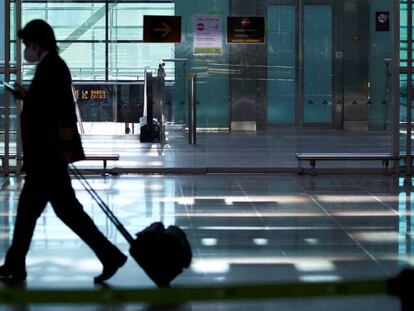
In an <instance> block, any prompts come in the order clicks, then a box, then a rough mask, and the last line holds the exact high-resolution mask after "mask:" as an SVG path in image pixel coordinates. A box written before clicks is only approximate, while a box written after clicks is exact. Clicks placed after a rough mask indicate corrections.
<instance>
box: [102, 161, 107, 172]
mask: <svg viewBox="0 0 414 311" xmlns="http://www.w3.org/2000/svg"><path fill="white" fill-rule="evenodd" d="M106 166H107V160H103V173H102V176H106V175H107V174H106Z"/></svg>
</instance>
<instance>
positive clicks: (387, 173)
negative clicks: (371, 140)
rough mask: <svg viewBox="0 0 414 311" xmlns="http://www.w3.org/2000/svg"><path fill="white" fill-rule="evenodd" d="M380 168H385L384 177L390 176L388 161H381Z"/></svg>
mask: <svg viewBox="0 0 414 311" xmlns="http://www.w3.org/2000/svg"><path fill="white" fill-rule="evenodd" d="M382 166H383V167H384V168H385V176H390V175H391V174H389V170H388V168H389V166H390V161H388V160H383V161H382Z"/></svg>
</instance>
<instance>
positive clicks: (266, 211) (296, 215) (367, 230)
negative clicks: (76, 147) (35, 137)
mask: <svg viewBox="0 0 414 311" xmlns="http://www.w3.org/2000/svg"><path fill="white" fill-rule="evenodd" d="M88 180H89V181H90V183H91V184H92V186H93V187H94V188H95V189H96V190H97V191H98V192H99V193H100V195H101V196H102V198H103V199H104V200H105V201H106V202H108V204H109V206H110V207H111V209H112V210H113V211H114V213H115V214H116V215H118V216H119V218H120V220H121V222H122V223H123V224H124V225H125V226H126V228H127V229H128V230H129V231H130V232H131V233H135V232H138V231H140V230H142V229H143V228H144V227H146V226H147V225H149V224H150V223H151V222H154V221H159V220H161V221H163V222H165V224H166V225H170V224H176V225H179V226H181V227H182V228H183V229H184V230H185V231H186V233H187V235H188V237H189V239H190V242H191V244H192V247H193V252H194V258H193V262H192V265H191V267H190V269H188V270H187V271H185V273H183V274H182V275H181V276H180V277H178V278H177V279H176V281H175V282H174V284H173V285H174V286H193V285H194V286H203V285H215V284H237V283H249V284H254V283H261V282H265V283H269V282H320V281H332V282H335V281H342V280H356V279H357V280H362V279H376V278H388V277H391V276H393V275H395V274H396V273H397V272H399V271H400V270H401V269H402V268H403V267H405V266H407V265H411V264H413V263H414V256H413V255H412V254H413V250H414V244H413V243H412V233H411V232H412V231H411V230H412V225H413V221H414V220H413V219H412V218H411V216H412V212H411V204H412V203H411V202H412V199H411V189H410V188H409V187H404V186H403V180H402V179H400V178H397V177H384V176H381V175H363V176H356V175H353V176H328V175H320V176H316V177H311V176H298V175H288V174H286V175H284V174H278V175H270V174H269V175H219V174H217V175H188V176H173V175H167V176H162V175H157V176H149V175H147V176H142V175H124V176H119V177H107V178H104V177H96V176H90V177H88ZM21 186H22V180H21V179H19V178H16V177H9V178H6V179H4V180H3V181H2V191H1V196H0V204H1V205H0V208H1V210H0V220H1V223H0V226H1V227H0V228H1V232H0V237H1V240H0V249H1V251H0V258H2V257H3V256H4V253H5V251H6V249H7V247H8V245H9V241H10V239H11V234H12V230H13V223H14V215H15V211H16V205H17V200H18V196H19V192H20V189H21ZM73 186H74V188H75V189H76V193H77V196H78V198H79V200H80V201H81V202H82V204H83V205H84V208H85V210H86V211H87V213H89V214H90V215H91V216H92V218H93V219H94V221H95V222H96V224H97V225H98V226H99V228H100V229H101V230H102V232H104V233H105V234H106V236H107V237H108V238H109V239H111V241H113V242H114V243H116V244H117V245H118V246H119V247H120V249H121V250H123V251H124V252H125V253H128V245H127V243H126V241H125V240H124V239H123V237H122V236H121V235H120V234H119V233H118V232H117V231H116V229H115V228H114V226H113V225H112V224H110V223H109V222H108V220H107V219H106V218H105V217H104V215H103V213H102V212H101V211H100V209H99V207H98V206H97V205H96V204H95V203H94V202H93V201H92V199H91V198H90V197H89V195H88V193H87V192H86V191H85V190H83V188H82V186H81V184H80V183H79V182H78V181H76V180H73ZM27 262H28V273H29V277H28V281H27V287H28V288H81V289H83V288H84V289H88V288H93V286H94V285H93V283H92V278H93V276H94V275H96V274H98V273H100V270H101V266H100V264H99V262H98V260H97V259H96V258H95V257H94V255H93V254H92V252H91V251H90V250H89V249H88V248H87V246H85V244H83V242H81V241H80V240H79V239H78V238H77V236H75V235H74V234H73V233H72V232H71V231H70V230H69V229H68V228H66V227H65V226H64V225H63V224H62V223H61V222H60V220H58V219H57V218H56V216H55V215H54V212H53V210H52V209H51V208H50V207H47V209H46V210H45V212H44V214H43V215H42V216H41V218H40V219H39V220H38V223H37V228H36V231H35V234H34V238H33V243H32V247H31V250H30V253H29V256H28V261H27ZM108 284H109V286H113V287H122V288H124V287H127V288H132V287H150V288H151V287H153V286H154V285H153V284H152V283H151V281H150V280H149V279H148V278H147V277H146V275H145V274H144V273H143V271H142V270H140V268H139V267H138V266H137V265H136V263H135V262H134V261H133V260H132V259H129V260H128V262H127V264H126V265H125V266H124V267H123V268H122V269H121V270H120V271H119V272H118V273H117V274H116V275H115V276H114V277H113V278H112V279H111V280H110V281H109V283H108ZM19 308H20V309H19ZM158 309H160V308H158V307H153V306H145V305H131V306H113V307H112V306H81V307H75V306H26V307H13V308H12V307H7V308H6V307H3V308H1V307H0V310H158ZM162 310H286V311H290V310H312V311H313V310H315V311H316V310H381V311H382V310H384V311H385V310H387V311H388V310H399V302H398V301H397V300H396V299H394V298H389V297H385V296H381V297H350V298H317V299H306V300H277V301H276V300H275V301H261V302H254V301H252V302H243V303H241V302H240V303H238V302H232V303H221V302H220V303H219V302H217V303H194V304H188V305H184V306H179V307H176V308H168V309H165V308H164V309H162Z"/></svg>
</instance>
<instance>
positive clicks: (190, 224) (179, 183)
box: [176, 178, 206, 274]
mask: <svg viewBox="0 0 414 311" xmlns="http://www.w3.org/2000/svg"><path fill="white" fill-rule="evenodd" d="M177 184H178V187H179V189H180V193H181V197H184V193H183V188H182V186H181V182H180V178H178V180H177V181H176V185H177ZM184 206H185V210H186V213H187V219H188V222H189V231H190V232H194V225H193V221H192V218H191V217H189V213H188V206H187V204H185V205H184ZM196 252H197V255H196V256H194V257H198V258H202V254H201V251H200V248H199V247H197V248H196ZM193 254H194V249H193ZM204 274H206V273H205V272H204Z"/></svg>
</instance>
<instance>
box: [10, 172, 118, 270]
mask: <svg viewBox="0 0 414 311" xmlns="http://www.w3.org/2000/svg"><path fill="white" fill-rule="evenodd" d="M47 202H50V203H51V204H52V207H53V209H54V211H55V213H56V215H57V216H58V217H59V219H60V220H62V221H63V222H64V223H65V224H66V225H67V226H68V227H69V228H70V229H72V230H73V232H75V233H76V234H77V235H78V236H79V237H80V238H81V239H82V240H83V241H84V242H85V243H86V244H87V245H89V247H90V248H91V249H92V250H93V251H94V252H95V254H96V255H97V257H98V258H99V260H100V261H101V262H102V263H103V264H106V263H108V262H109V261H111V260H112V259H115V258H117V257H119V256H120V251H119V249H118V248H116V247H115V246H114V245H113V244H112V243H111V242H110V241H108V239H107V238H106V237H105V236H104V235H103V234H102V233H101V232H100V231H99V230H98V228H97V227H96V225H95V224H94V222H93V221H92V219H91V218H90V217H89V216H88V215H87V214H86V213H85V212H84V210H83V207H82V205H81V204H80V203H79V201H78V200H77V199H76V196H75V192H74V190H73V188H72V185H71V180H70V177H69V174H68V171H67V166H66V165H55V166H53V169H51V167H50V166H49V167H48V168H47V172H44V171H43V172H28V174H27V176H26V179H25V183H24V186H23V189H22V192H21V194H20V198H19V204H18V208H17V215H16V222H15V227H14V233H13V241H12V244H11V246H10V248H9V250H8V252H7V255H6V260H5V264H6V265H8V266H10V267H13V268H14V269H16V270H18V271H22V270H23V271H25V259H26V255H27V252H28V251H29V247H30V242H31V240H32V236H33V231H34V229H35V226H36V221H37V219H38V218H39V216H40V215H41V213H42V212H43V210H44V209H45V207H46V204H47Z"/></svg>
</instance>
